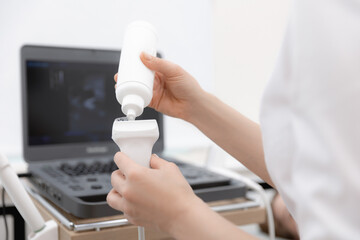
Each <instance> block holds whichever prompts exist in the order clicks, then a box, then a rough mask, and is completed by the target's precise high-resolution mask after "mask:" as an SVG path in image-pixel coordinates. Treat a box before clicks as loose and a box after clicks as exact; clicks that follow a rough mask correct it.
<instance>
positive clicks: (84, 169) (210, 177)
mask: <svg viewBox="0 0 360 240" xmlns="http://www.w3.org/2000/svg"><path fill="white" fill-rule="evenodd" d="M173 162H174V163H175V164H176V165H177V166H178V167H179V169H180V171H181V173H182V174H183V175H184V177H185V178H186V180H187V181H188V183H189V184H190V186H191V187H192V189H194V190H195V189H201V188H208V187H216V186H224V185H228V184H229V182H230V178H228V177H225V176H222V175H219V174H215V173H212V172H209V171H207V170H205V169H204V168H200V167H196V166H193V165H189V164H185V163H181V162H178V161H173ZM117 169H118V168H117V166H116V164H115V163H114V161H113V160H109V161H108V162H105V163H103V162H94V163H92V164H86V163H84V162H80V163H77V164H70V163H63V164H61V165H60V167H59V168H58V170H59V171H60V172H62V173H64V174H66V175H67V176H69V177H76V176H86V175H99V174H104V173H105V174H111V173H112V172H113V171H115V170H117ZM48 171H49V170H48Z"/></svg>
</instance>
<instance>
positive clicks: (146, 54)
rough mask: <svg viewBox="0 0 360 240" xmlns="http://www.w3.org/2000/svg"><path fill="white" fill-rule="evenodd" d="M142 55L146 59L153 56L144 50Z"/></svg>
mask: <svg viewBox="0 0 360 240" xmlns="http://www.w3.org/2000/svg"><path fill="white" fill-rule="evenodd" d="M143 55H144V58H145V60H147V61H151V60H152V59H153V58H154V57H153V56H151V55H150V54H148V53H146V52H143Z"/></svg>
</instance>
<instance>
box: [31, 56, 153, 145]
mask: <svg viewBox="0 0 360 240" xmlns="http://www.w3.org/2000/svg"><path fill="white" fill-rule="evenodd" d="M117 67H118V66H117V64H106V63H86V62H44V61H32V60H28V61H26V85H27V86H26V91H27V94H26V95H27V98H26V99H27V100H26V104H27V111H28V112H27V118H28V121H27V123H28V143H29V145H30V146H31V145H48V144H66V143H84V142H101V141H111V130H112V124H113V121H114V119H115V118H117V117H122V116H124V115H123V114H122V112H121V106H120V104H119V103H118V102H117V100H116V97H115V89H114V80H113V77H114V74H115V73H116V72H117ZM154 115H155V116H156V114H155V112H154V111H153V110H151V109H145V111H144V113H143V115H142V116H141V118H139V119H148V118H154Z"/></svg>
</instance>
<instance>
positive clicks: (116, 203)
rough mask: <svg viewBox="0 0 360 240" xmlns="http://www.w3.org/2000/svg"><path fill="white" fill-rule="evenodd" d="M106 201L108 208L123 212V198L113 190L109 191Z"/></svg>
mask: <svg viewBox="0 0 360 240" xmlns="http://www.w3.org/2000/svg"><path fill="white" fill-rule="evenodd" d="M106 201H107V203H108V204H109V206H110V207H112V208H114V209H116V210H119V211H123V210H124V199H123V197H122V196H121V195H120V194H119V193H118V192H116V191H115V190H114V189H111V190H110V192H109V193H108V195H107V196H106Z"/></svg>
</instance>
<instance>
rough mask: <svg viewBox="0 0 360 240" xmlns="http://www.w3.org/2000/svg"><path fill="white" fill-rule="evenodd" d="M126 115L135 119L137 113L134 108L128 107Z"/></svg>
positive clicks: (131, 119)
mask: <svg viewBox="0 0 360 240" xmlns="http://www.w3.org/2000/svg"><path fill="white" fill-rule="evenodd" d="M126 117H127V119H128V120H129V121H133V120H135V118H136V113H135V111H134V109H128V111H127V113H126Z"/></svg>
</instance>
